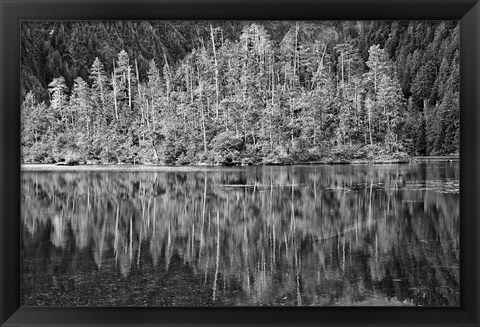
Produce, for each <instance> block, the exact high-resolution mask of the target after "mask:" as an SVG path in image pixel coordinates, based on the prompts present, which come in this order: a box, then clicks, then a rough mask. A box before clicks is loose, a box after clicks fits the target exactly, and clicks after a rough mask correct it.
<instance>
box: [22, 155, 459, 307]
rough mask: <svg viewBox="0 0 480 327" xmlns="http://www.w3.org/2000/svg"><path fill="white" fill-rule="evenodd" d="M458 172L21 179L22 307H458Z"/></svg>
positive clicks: (27, 175) (351, 169) (436, 166)
mask: <svg viewBox="0 0 480 327" xmlns="http://www.w3.org/2000/svg"><path fill="white" fill-rule="evenodd" d="M459 223H460V222H459V165H458V162H457V163H422V164H404V165H332V166H289V167H242V168H238V167H237V168H216V169H213V170H209V169H202V168H198V169H196V170H195V169H192V170H185V171H171V170H170V171H154V170H150V171H143V172H141V171H134V172H132V171H130V172H126V171H84V172H72V171H58V172H55V171H49V172H45V171H44V172H35V171H28V172H27V171H25V172H23V174H22V246H21V249H22V266H21V267H22V279H21V301H22V305H27V306H38V305H40V306H53V305H54V306H244V305H249V306H250V305H254V306H257V305H268V306H296V305H302V306H308V305H316V306H334V305H341V306H350V305H366V306H370V305H419V306H458V305H459V301H460V300H459V249H460V244H459V241H460V240H459Z"/></svg>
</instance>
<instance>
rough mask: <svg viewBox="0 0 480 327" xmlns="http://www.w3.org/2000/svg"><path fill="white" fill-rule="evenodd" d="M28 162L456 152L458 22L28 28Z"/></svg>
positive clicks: (269, 159)
mask: <svg viewBox="0 0 480 327" xmlns="http://www.w3.org/2000/svg"><path fill="white" fill-rule="evenodd" d="M21 29H22V30H21V33H22V44H21V56H22V66H21V67H22V70H21V77H22V81H21V83H22V85H21V92H22V94H21V96H22V141H21V142H22V160H23V162H45V163H53V162H61V161H66V162H69V163H158V164H198V163H209V164H262V163H264V164H274V163H281V164H289V163H301V162H326V163H328V162H352V161H355V160H357V161H359V160H364V161H377V162H378V161H405V160H409V157H410V156H414V155H447V154H455V153H458V151H459V127H460V126H459V125H460V124H459V114H460V111H459V25H458V23H457V22H455V21H442V22H433V21H428V22H425V21H410V22H400V21H394V22H383V21H372V22H367V21H362V22H354V21H346V22H345V21H344V22H336V21H327V22H293V21H284V22H274V21H271V22H241V21H232V22H221V21H212V22H205V21H202V22H193V21H183V22H176V21H168V22H167V21H151V22H150V21H143V22H128V21H115V22H113V21H112V22H23V23H22V26H21Z"/></svg>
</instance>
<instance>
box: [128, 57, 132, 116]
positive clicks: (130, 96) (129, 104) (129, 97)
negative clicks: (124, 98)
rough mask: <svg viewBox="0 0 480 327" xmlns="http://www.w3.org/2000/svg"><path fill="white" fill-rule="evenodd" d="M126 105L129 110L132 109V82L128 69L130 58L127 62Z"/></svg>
mask: <svg viewBox="0 0 480 327" xmlns="http://www.w3.org/2000/svg"><path fill="white" fill-rule="evenodd" d="M127 67H128V76H127V78H128V106H129V107H130V111H131V110H132V83H131V77H130V75H131V71H130V59H129V62H128V65H127Z"/></svg>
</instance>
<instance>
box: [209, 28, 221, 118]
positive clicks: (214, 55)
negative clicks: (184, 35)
mask: <svg viewBox="0 0 480 327" xmlns="http://www.w3.org/2000/svg"><path fill="white" fill-rule="evenodd" d="M210 35H211V37H212V48H213V58H214V60H215V66H214V67H215V110H216V118H217V119H218V105H219V97H220V94H219V93H220V92H219V89H218V62H217V50H216V49H215V37H214V35H213V27H212V24H210Z"/></svg>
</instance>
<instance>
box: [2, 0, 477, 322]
mask: <svg viewBox="0 0 480 327" xmlns="http://www.w3.org/2000/svg"><path fill="white" fill-rule="evenodd" d="M0 12H1V16H0V17H1V18H0V22H1V57H0V65H1V66H0V67H1V82H0V85H1V86H0V99H1V108H0V135H1V136H0V212H1V215H0V233H1V234H0V240H1V243H0V246H1V247H0V268H1V270H0V323H1V326H60V325H61V326H73V325H75V326H93V325H102V326H106V325H112V326H113V325H115V326H146V325H150V326H151V325H160V326H173V325H175V326H180V325H181V326H186V325H189V326H190V325H192V326H193V325H212V326H213V325H226V326H227V325H232V326H233V325H235V326H267V325H269V326H273V325H278V326H285V325H292V326H293V325H296V326H302V325H317V326H330V325H339V326H341V325H343V326H345V325H357V326H379V325H389V326H420V325H421V326H427V325H428V326H480V310H479V309H480V269H479V268H480V251H479V250H480V224H479V203H480V201H479V195H480V194H479V187H480V179H479V178H480V160H479V159H480V151H479V150H480V149H479V140H480V135H479V134H480V111H479V107H480V106H479V104H480V102H479V100H480V99H479V98H480V92H479V91H480V83H479V82H480V81H479V78H480V4H479V3H478V0H456V1H454V0H390V1H388V0H336V1H335V0H297V1H294V0H176V1H174V0H157V1H154V0H138V1H134V0H116V1H114V0H82V1H79V0H16V1H14V0H0ZM158 19H195V20H197V19H198V20H203V19H223V20H225V19H246V20H273V19H276V20H294V19H300V20H306V19H311V20H313V19H318V20H332V19H335V20H337V19H339V20H359V19H368V20H421V19H426V20H451V19H454V20H460V24H461V27H460V32H461V39H460V40H461V41H460V47H461V51H460V56H461V60H460V66H461V75H460V77H461V94H460V104H461V137H460V140H461V151H460V167H461V168H460V195H461V196H460V206H461V209H460V217H461V231H460V238H461V252H460V254H461V261H460V262H461V281H460V284H461V293H460V294H461V305H460V307H458V308H405V307H402V308H391V307H355V308H353V307H352V308H349V307H326V308H323V307H301V308H291V307H289V308H278V307H268V308H262V307H248V308H233V307H230V308H201V307H198V308H180V307H177V308H175V307H169V308H122V307H115V308H71V307H20V294H19V282H20V269H19V266H20V265H19V263H20V232H19V231H20V185H19V184H20V98H19V97H20V22H21V21H22V20H158Z"/></svg>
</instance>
